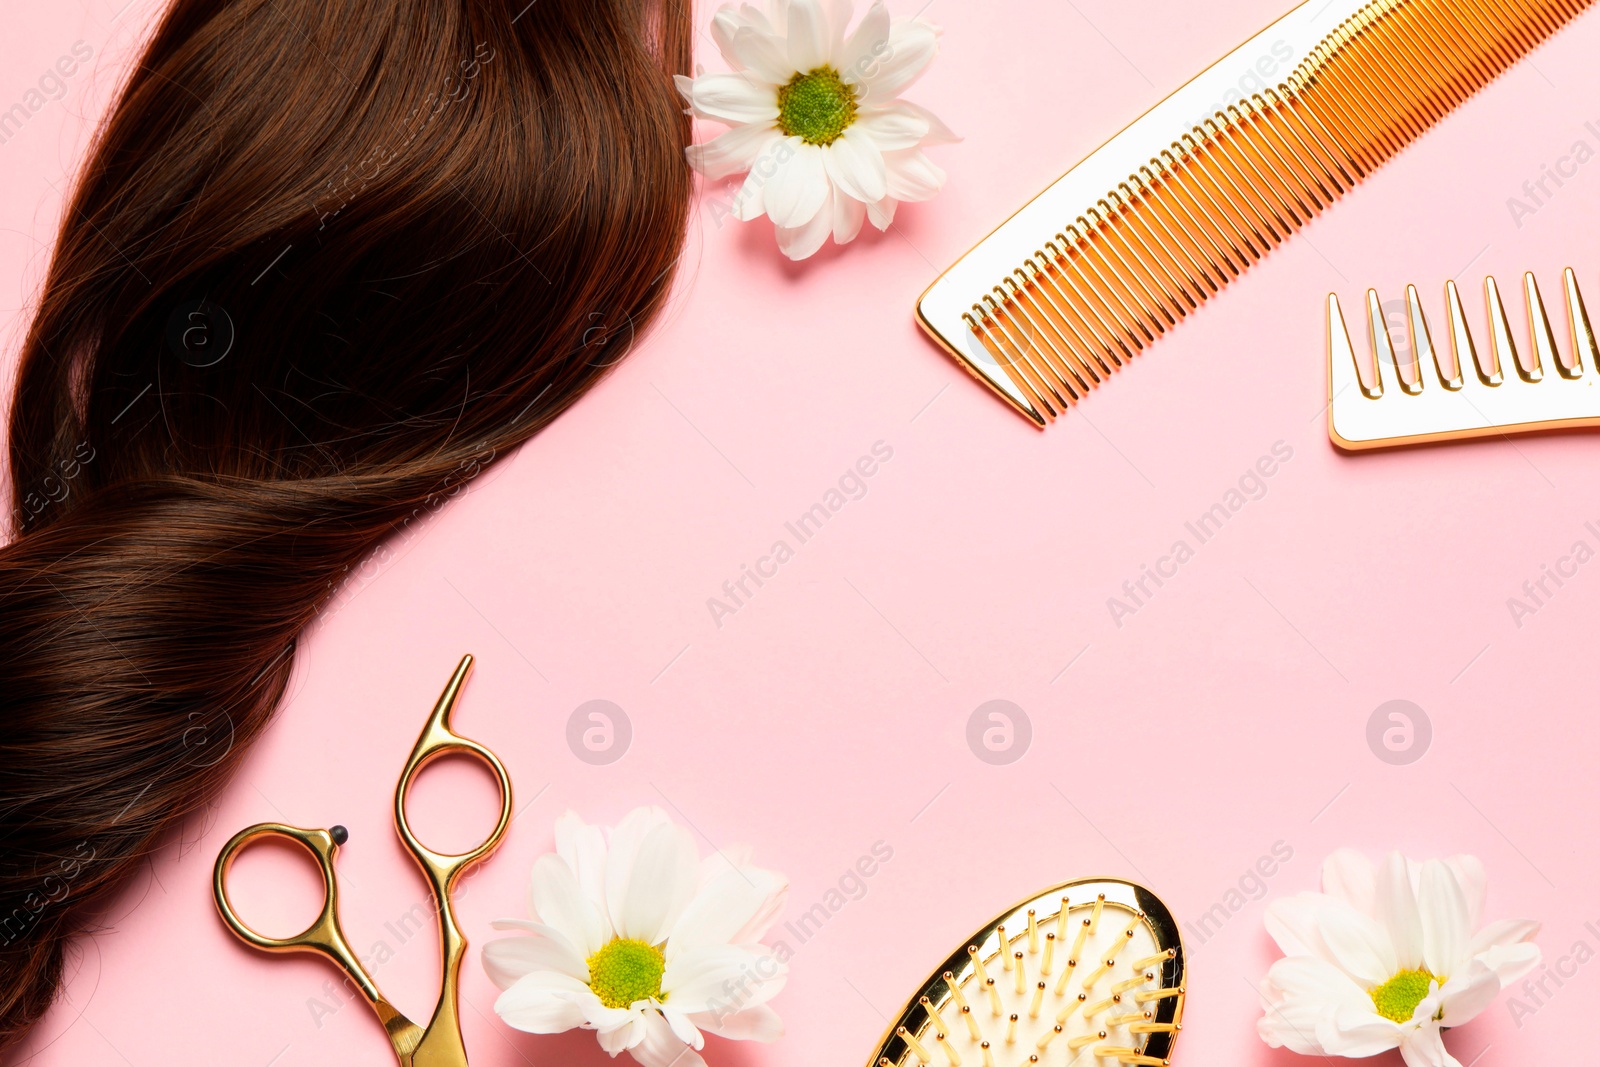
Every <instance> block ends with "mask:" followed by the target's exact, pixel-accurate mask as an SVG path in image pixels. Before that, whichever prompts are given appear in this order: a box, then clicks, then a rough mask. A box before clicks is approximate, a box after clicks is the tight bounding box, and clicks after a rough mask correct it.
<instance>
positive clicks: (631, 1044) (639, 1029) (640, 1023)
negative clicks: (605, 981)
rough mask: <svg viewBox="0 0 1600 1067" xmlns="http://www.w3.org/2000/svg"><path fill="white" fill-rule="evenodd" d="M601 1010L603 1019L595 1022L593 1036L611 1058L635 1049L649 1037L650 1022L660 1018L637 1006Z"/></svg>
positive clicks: (652, 1012)
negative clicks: (603, 1015)
mask: <svg viewBox="0 0 1600 1067" xmlns="http://www.w3.org/2000/svg"><path fill="white" fill-rule="evenodd" d="M640 1003H648V1002H647V1001H641V1002H640ZM603 1010H604V1013H605V1018H604V1019H603V1020H596V1024H597V1025H596V1026H595V1028H594V1030H595V1034H594V1036H595V1039H596V1040H597V1041H599V1042H600V1047H601V1048H603V1049H605V1050H606V1051H607V1052H609V1053H610V1054H611V1055H613V1056H615V1055H616V1054H617V1053H619V1052H624V1051H626V1050H629V1049H633V1048H637V1047H638V1046H639V1045H640V1044H641V1043H642V1042H644V1041H645V1039H646V1038H648V1037H649V1035H650V1020H652V1019H659V1018H660V1016H659V1015H657V1014H656V1013H655V1012H654V1011H646V1010H644V1009H642V1008H640V1007H639V1006H638V1005H633V1006H631V1007H627V1008H604V1009H603Z"/></svg>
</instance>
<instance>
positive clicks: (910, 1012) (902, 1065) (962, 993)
mask: <svg viewBox="0 0 1600 1067" xmlns="http://www.w3.org/2000/svg"><path fill="white" fill-rule="evenodd" d="M1183 982H1184V955H1183V943H1182V940H1181V939H1180V937H1179V935H1178V924H1177V923H1176V922H1174V921H1173V918H1172V913H1171V912H1169V911H1168V910H1167V907H1166V905H1164V904H1163V903H1161V901H1160V900H1159V899H1158V898H1157V897H1156V896H1155V894H1153V893H1151V892H1150V891H1149V890H1147V889H1144V888H1143V887H1141V886H1136V885H1134V884H1133V883H1131V882H1124V881H1120V880H1118V879H1108V878H1097V879H1088V880H1084V881H1078V882H1068V883H1066V884H1065V885H1059V886H1056V887H1055V888H1053V889H1048V890H1046V891H1045V892H1043V893H1041V894H1039V895H1038V896H1037V897H1034V898H1033V899H1032V900H1026V901H1023V902H1022V903H1021V904H1019V905H1017V906H1016V907H1015V908H1012V909H1010V910H1008V911H1006V912H1004V913H1002V914H1001V915H999V916H998V917H996V918H995V919H994V920H993V921H992V922H990V923H988V924H986V925H985V926H983V927H982V928H981V929H979V930H978V932H977V933H975V934H973V935H972V937H970V938H968V939H967V940H966V941H965V942H963V944H962V946H961V947H960V948H959V949H957V950H956V952H955V953H953V954H952V955H951V956H950V958H949V959H947V960H945V961H944V963H943V964H942V965H940V966H939V967H938V968H937V969H935V970H934V972H933V974H931V975H929V976H928V978H927V980H926V981H924V982H923V983H922V985H921V986H920V987H919V988H918V990H917V992H916V993H915V994H913V995H912V997H911V999H910V1000H908V1001H907V1002H906V1006H905V1009H904V1010H903V1011H901V1013H900V1015H899V1017H898V1018H897V1019H895V1021H894V1022H892V1023H890V1024H889V1028H888V1029H887V1030H886V1031H884V1034H883V1038H882V1040H880V1041H879V1042H878V1047H877V1050H876V1051H875V1052H874V1053H873V1055H872V1057H871V1058H870V1059H868V1060H867V1067H1037V1065H1039V1064H1041V1063H1047V1062H1054V1063H1063V1062H1064V1063H1071V1062H1072V1061H1073V1060H1075V1059H1077V1058H1078V1057H1080V1056H1083V1054H1084V1053H1088V1057H1087V1058H1086V1059H1085V1062H1091V1061H1093V1062H1101V1063H1103V1062H1105V1061H1107V1060H1110V1061H1111V1062H1114V1063H1121V1064H1149V1065H1152V1067H1153V1065H1160V1064H1167V1063H1170V1062H1171V1056H1172V1046H1173V1044H1174V1043H1175V1042H1176V1041H1177V1038H1178V1031H1179V1030H1180V1029H1182V1025H1183V998H1184V988H1183Z"/></svg>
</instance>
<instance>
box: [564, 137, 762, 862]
mask: <svg viewBox="0 0 1600 1067" xmlns="http://www.w3.org/2000/svg"><path fill="white" fill-rule="evenodd" d="M782 136H783V135H782V134H780V133H779V132H778V131H777V130H776V129H774V128H773V127H771V126H760V125H756V124H753V123H752V124H750V125H746V126H735V127H733V128H732V129H731V130H728V131H727V132H726V133H721V134H718V135H717V136H716V137H713V138H712V139H711V140H709V141H706V142H705V143H703V144H692V145H690V146H689V147H688V148H686V149H684V154H685V155H686V156H687V157H688V159H689V165H690V166H691V167H693V168H694V169H695V170H697V171H699V172H700V173H701V174H704V175H705V176H706V178H707V179H709V180H710V181H721V180H722V179H723V178H727V177H729V176H731V175H734V174H743V173H744V172H745V171H747V170H749V169H750V167H751V165H752V164H753V163H755V161H756V160H757V159H759V158H760V157H761V153H762V152H764V151H766V150H767V147H768V146H769V145H771V144H772V143H773V142H775V141H777V140H778V139H779V138H781V137H782ZM604 849H605V844H604V842H603V841H602V842H601V853H600V858H601V861H602V862H604V859H605V851H604ZM579 880H580V881H582V878H581V877H580V879H579ZM601 881H602V882H604V877H603V876H602V878H601ZM588 889H589V887H588V885H587V884H586V883H585V885H584V890H585V892H587V891H588Z"/></svg>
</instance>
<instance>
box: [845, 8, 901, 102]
mask: <svg viewBox="0 0 1600 1067" xmlns="http://www.w3.org/2000/svg"><path fill="white" fill-rule="evenodd" d="M889 26H890V20H889V9H888V8H887V7H885V6H884V4H883V0H873V3H872V6H871V7H869V8H867V13H866V14H865V15H863V16H862V18H861V24H860V25H858V26H857V27H856V28H855V30H854V31H853V32H852V33H851V34H850V35H849V36H847V37H846V38H845V39H844V44H843V46H842V47H841V48H840V49H839V54H838V55H837V56H836V57H835V60H836V62H835V66H836V67H837V68H838V71H839V75H840V77H842V78H843V79H844V80H845V81H847V82H849V83H851V84H859V83H861V82H862V81H864V80H866V79H867V78H868V77H871V76H873V75H875V74H877V73H878V67H879V65H880V63H881V61H882V60H883V58H884V57H885V56H887V55H888V54H889Z"/></svg>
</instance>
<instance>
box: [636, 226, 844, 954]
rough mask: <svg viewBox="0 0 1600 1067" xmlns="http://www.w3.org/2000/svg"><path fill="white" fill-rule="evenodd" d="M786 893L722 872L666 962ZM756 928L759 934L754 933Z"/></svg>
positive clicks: (754, 917) (719, 940)
mask: <svg viewBox="0 0 1600 1067" xmlns="http://www.w3.org/2000/svg"><path fill="white" fill-rule="evenodd" d="M863 213H864V212H863ZM788 892H789V883H788V882H787V881H786V880H785V879H784V877H783V876H782V875H781V874H778V873H777V872H775V871H764V870H761V869H760V868H757V867H747V868H745V869H743V870H737V869H729V870H727V871H724V872H723V873H722V874H721V875H719V876H718V877H717V879H716V880H715V881H713V882H712V883H711V884H710V885H708V886H706V887H705V888H703V889H701V890H700V891H699V892H698V893H696V894H695V897H694V899H693V900H691V901H690V902H689V906H688V907H687V908H685V909H683V914H682V915H680V916H678V921H677V922H676V923H675V924H673V927H672V931H671V933H670V934H669V935H668V937H667V959H668V960H671V959H673V958H675V957H676V955H677V954H678V953H680V952H684V951H686V950H688V949H693V948H699V947H700V946H702V945H728V944H743V943H746V942H752V941H755V940H758V939H759V938H760V937H761V935H762V934H765V933H766V930H767V927H770V926H771V925H772V920H773V919H775V918H777V916H778V913H779V911H780V910H781V909H782V907H783V901H784V898H785V897H786V896H787V895H788ZM758 926H759V928H760V932H759V933H755V932H754V931H755V928H756V927H758ZM752 933H753V934H754V936H751V935H752Z"/></svg>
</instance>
